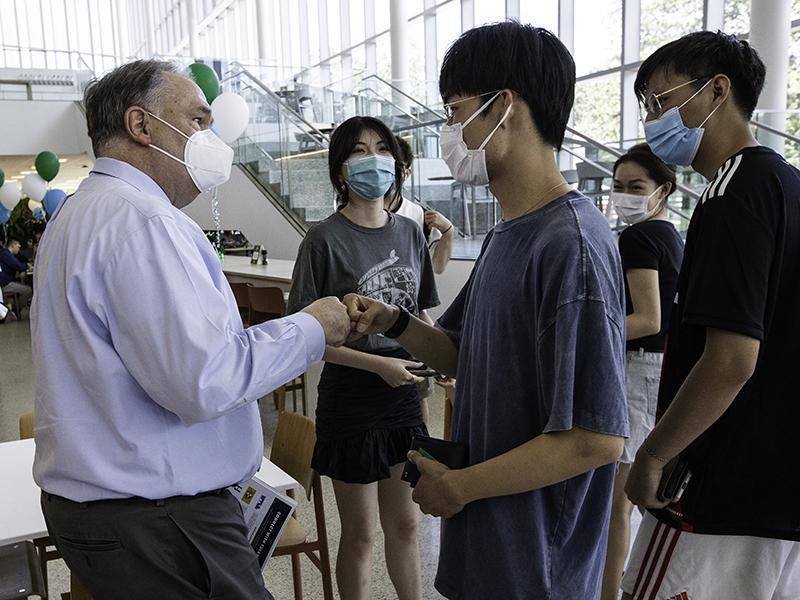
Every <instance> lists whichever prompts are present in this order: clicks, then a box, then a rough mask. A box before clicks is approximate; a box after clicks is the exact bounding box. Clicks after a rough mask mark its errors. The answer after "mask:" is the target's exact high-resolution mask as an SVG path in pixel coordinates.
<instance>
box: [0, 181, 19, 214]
mask: <svg viewBox="0 0 800 600" xmlns="http://www.w3.org/2000/svg"><path fill="white" fill-rule="evenodd" d="M21 195H22V193H21V192H20V189H19V184H18V183H17V182H16V181H6V183H5V185H3V187H0V203H2V204H3V206H5V207H6V208H7V209H8V210H14V207H15V206H16V205H17V204H19V199H20V196H21Z"/></svg>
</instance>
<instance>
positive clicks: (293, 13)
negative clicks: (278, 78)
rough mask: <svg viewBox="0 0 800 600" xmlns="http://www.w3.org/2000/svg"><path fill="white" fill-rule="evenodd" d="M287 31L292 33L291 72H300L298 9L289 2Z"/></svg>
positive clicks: (293, 3) (294, 4)
mask: <svg viewBox="0 0 800 600" xmlns="http://www.w3.org/2000/svg"><path fill="white" fill-rule="evenodd" d="M289 31H291V32H292V61H291V63H290V66H291V67H292V71H299V70H300V63H301V60H300V7H299V6H298V3H297V2H289Z"/></svg>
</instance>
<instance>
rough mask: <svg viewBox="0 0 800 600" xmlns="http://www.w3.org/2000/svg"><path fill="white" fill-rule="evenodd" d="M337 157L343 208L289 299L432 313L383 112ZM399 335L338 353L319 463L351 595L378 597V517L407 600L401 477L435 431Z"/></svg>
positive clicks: (405, 500) (411, 571)
mask: <svg viewBox="0 0 800 600" xmlns="http://www.w3.org/2000/svg"><path fill="white" fill-rule="evenodd" d="M328 164H329V169H330V177H331V182H332V183H333V187H334V189H335V191H336V194H337V197H338V200H339V211H338V212H337V213H336V214H334V215H332V216H331V217H329V218H328V219H326V220H325V221H323V222H321V223H319V224H318V225H317V226H315V227H313V228H312V229H311V230H310V231H309V232H308V234H307V235H306V238H305V240H304V241H303V243H302V245H301V246H300V251H299V254H298V257H297V263H296V265H295V271H294V275H293V283H292V291H291V294H290V296H289V311H290V312H295V311H298V310H300V309H302V308H304V307H305V306H307V305H308V304H310V303H311V302H313V301H314V300H316V299H318V298H321V297H324V296H337V297H339V298H342V297H343V296H344V295H345V294H347V293H350V292H357V293H358V294H361V295H364V296H368V297H370V298H377V299H380V300H382V301H384V302H389V303H393V304H399V305H401V306H403V307H405V308H406V309H407V310H408V311H410V312H411V313H412V314H419V315H420V316H421V318H423V319H427V320H428V321H429V322H430V319H428V318H427V315H426V314H425V312H424V311H425V309H427V308H431V307H434V306H437V305H438V304H439V298H438V295H437V292H436V284H435V282H434V276H433V268H432V266H431V259H430V255H429V253H428V248H427V245H426V243H425V239H424V237H423V235H422V232H421V231H420V229H419V227H418V226H417V225H416V223H414V222H413V221H411V220H410V219H407V218H405V217H401V216H397V215H393V214H391V213H389V212H387V211H386V210H384V207H383V196H384V194H385V193H386V192H387V190H389V188H390V187H391V186H392V185H393V184H394V185H395V189H396V190H399V189H401V182H402V167H401V161H400V153H399V148H398V146H397V141H396V140H395V137H394V135H393V134H392V132H391V131H390V130H389V129H388V128H387V127H386V126H385V125H384V124H383V123H382V122H380V121H378V120H377V119H372V118H370V117H353V118H352V119H348V120H347V121H345V122H344V123H342V124H341V125H340V126H339V127H338V128H337V129H336V131H334V133H333V136H332V137H331V144H330V149H329V157H328ZM411 358H412V357H411V356H409V355H408V353H407V352H406V351H405V350H403V348H401V347H400V345H399V344H397V343H396V342H395V341H394V340H391V339H389V338H385V337H383V336H379V335H374V336H368V337H365V338H362V339H359V340H358V341H356V342H352V343H349V344H347V345H346V346H345V347H342V348H330V347H329V348H328V349H327V351H326V353H325V361H326V363H325V368H324V369H323V372H322V377H321V379H320V383H319V395H318V403H317V444H316V447H315V449H314V458H313V461H312V466H313V467H314V469H315V470H316V471H317V472H319V473H320V474H321V475H327V476H329V477H330V478H331V479H332V480H333V488H334V492H335V494H336V502H337V506H338V509H339V517H340V519H341V523H342V539H341V541H340V543H339V555H338V557H337V564H336V578H337V582H338V585H339V593H340V595H341V596H342V597H343V598H371V597H373V593H372V590H371V574H372V548H373V540H374V537H375V529H376V527H375V522H376V517H377V514H378V509H379V508H380V518H381V519H380V520H381V525H382V527H383V532H384V535H385V537H386V562H387V567H388V569H389V572H390V573H391V574H392V582H393V583H394V585H395V588H396V591H397V595H398V597H400V598H420V597H421V596H422V592H421V585H422V584H421V580H420V560H419V549H418V544H417V536H416V527H417V519H418V514H419V511H418V509H417V507H416V505H415V504H414V503H413V502H412V500H411V488H410V487H409V486H408V484H407V483H405V482H402V481H400V474H401V472H402V468H403V463H404V462H405V455H406V453H407V452H408V449H409V447H410V444H411V437H412V436H413V435H414V434H417V433H419V434H427V429H426V428H425V424H424V423H423V420H422V412H421V408H420V399H419V395H418V393H417V386H416V385H415V384H416V383H419V382H420V381H422V380H421V379H420V378H418V377H415V376H413V375H412V374H411V373H409V371H408V370H407V367H413V366H419V363H417V362H414V361H412V360H410V359H411Z"/></svg>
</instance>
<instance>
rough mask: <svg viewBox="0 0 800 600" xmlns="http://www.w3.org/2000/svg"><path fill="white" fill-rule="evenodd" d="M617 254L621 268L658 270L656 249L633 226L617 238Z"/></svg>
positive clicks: (645, 235)
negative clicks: (620, 259)
mask: <svg viewBox="0 0 800 600" xmlns="http://www.w3.org/2000/svg"><path fill="white" fill-rule="evenodd" d="M619 254H620V257H621V258H622V268H623V270H625V271H628V270H630V269H654V270H656V271H657V270H658V267H659V256H658V249H657V248H656V245H655V244H654V243H653V242H652V240H651V239H650V238H649V237H648V235H647V234H646V233H644V232H643V231H641V230H640V229H639V228H638V227H636V226H635V225H632V226H630V227H628V228H627V229H625V230H624V231H623V232H622V233H621V234H620V236H619Z"/></svg>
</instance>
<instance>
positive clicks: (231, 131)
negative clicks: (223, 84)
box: [189, 62, 250, 144]
mask: <svg viewBox="0 0 800 600" xmlns="http://www.w3.org/2000/svg"><path fill="white" fill-rule="evenodd" d="M189 73H190V74H191V76H192V79H194V82H195V83H196V84H197V85H198V87H199V88H200V89H201V90H202V91H203V94H204V95H205V97H206V101H207V102H208V103H209V104H210V105H211V116H212V117H213V119H214V122H213V124H212V125H211V130H212V131H213V132H214V133H216V134H217V135H218V136H219V137H220V138H222V141H223V142H225V143H226V144H230V143H232V142H234V141H235V140H236V139H237V138H238V137H239V136H240V135H242V134H243V133H244V130H245V129H246V128H247V124H248V123H249V122H250V107H249V106H248V105H247V102H245V100H244V98H242V97H241V96H239V95H238V94H234V93H232V92H225V93H223V94H220V93H219V78H218V77H217V74H216V73H215V72H214V69H212V68H211V67H209V66H208V65H206V64H203V63H197V62H196V63H192V64H191V65H189Z"/></svg>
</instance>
